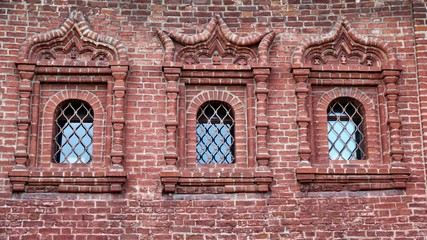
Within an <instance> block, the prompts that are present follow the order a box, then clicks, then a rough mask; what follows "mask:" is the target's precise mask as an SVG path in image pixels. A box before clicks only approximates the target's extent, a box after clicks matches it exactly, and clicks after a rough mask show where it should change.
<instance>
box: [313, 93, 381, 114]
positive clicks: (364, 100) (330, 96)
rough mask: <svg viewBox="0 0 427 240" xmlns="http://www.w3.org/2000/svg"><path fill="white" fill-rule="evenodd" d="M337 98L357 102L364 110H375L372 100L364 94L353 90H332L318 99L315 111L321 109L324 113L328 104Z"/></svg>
mask: <svg viewBox="0 0 427 240" xmlns="http://www.w3.org/2000/svg"><path fill="white" fill-rule="evenodd" d="M339 97H351V98H354V99H356V100H357V101H359V102H360V103H361V104H362V105H363V107H364V108H365V109H375V105H374V102H373V100H372V99H371V98H370V97H369V96H368V95H366V94H365V93H364V92H362V91H360V90H359V89H355V88H334V89H332V90H330V91H327V92H325V93H324V94H323V95H322V96H321V97H320V98H319V102H318V103H317V107H316V109H322V111H325V112H326V110H327V107H328V106H329V104H330V103H331V102H332V101H333V100H335V99H337V98H339Z"/></svg>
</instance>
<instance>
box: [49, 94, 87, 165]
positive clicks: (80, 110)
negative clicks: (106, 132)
mask: <svg viewBox="0 0 427 240" xmlns="http://www.w3.org/2000/svg"><path fill="white" fill-rule="evenodd" d="M56 116H57V117H56V121H55V124H56V128H57V132H56V135H55V139H54V140H55V149H56V151H55V153H54V156H53V159H54V161H55V162H57V163H88V162H90V161H91V160H92V138H93V111H92V108H91V107H90V106H89V105H88V104H86V103H84V102H82V101H70V102H66V103H64V104H62V105H61V106H60V107H59V108H58V110H57V115H56Z"/></svg>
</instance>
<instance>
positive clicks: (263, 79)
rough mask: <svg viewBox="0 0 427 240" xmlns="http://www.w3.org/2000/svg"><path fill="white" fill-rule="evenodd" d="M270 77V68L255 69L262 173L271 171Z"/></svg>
mask: <svg viewBox="0 0 427 240" xmlns="http://www.w3.org/2000/svg"><path fill="white" fill-rule="evenodd" d="M269 75H270V69H268V68H257V69H254V79H255V83H256V89H255V97H256V123H255V127H256V132H257V137H256V146H257V154H256V160H257V162H258V167H257V169H258V170H261V171H269V168H268V163H269V161H270V155H269V153H268V146H267V133H268V127H269V125H268V118H267V97H268V88H267V79H268V77H269Z"/></svg>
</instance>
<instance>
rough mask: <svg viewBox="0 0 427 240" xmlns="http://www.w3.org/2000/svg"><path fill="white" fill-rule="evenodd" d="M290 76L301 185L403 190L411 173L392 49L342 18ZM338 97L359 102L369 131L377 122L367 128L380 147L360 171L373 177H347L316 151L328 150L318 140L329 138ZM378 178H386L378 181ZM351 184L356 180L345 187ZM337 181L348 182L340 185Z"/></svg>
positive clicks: (307, 43)
mask: <svg viewBox="0 0 427 240" xmlns="http://www.w3.org/2000/svg"><path fill="white" fill-rule="evenodd" d="M291 71H292V74H293V77H294V79H295V83H296V90H295V93H296V96H297V109H298V110H297V116H296V121H297V124H298V132H299V138H300V142H299V149H298V154H299V158H300V163H299V168H298V169H297V171H296V173H297V179H298V181H299V182H301V183H308V184H309V185H310V184H311V185H310V186H311V187H313V186H314V185H313V184H326V185H328V184H329V185H330V184H338V185H339V184H341V185H342V186H344V188H347V187H348V188H353V189H360V188H363V189H365V188H366V189H372V188H374V187H373V186H374V185H375V184H374V185H372V183H375V181H377V180H372V179H381V181H383V182H385V184H383V185H382V186H381V187H380V188H381V189H387V188H405V187H406V181H407V179H408V174H409V172H408V170H407V169H406V167H405V164H404V163H403V161H402V159H403V150H402V146H401V141H400V134H399V131H400V130H399V129H400V117H399V114H398V112H397V96H398V95H399V89H398V87H397V81H398V79H399V76H400V71H401V68H400V66H399V63H398V61H397V57H396V54H395V52H394V49H393V48H392V47H391V44H390V43H387V42H385V41H381V40H379V39H375V38H371V37H364V36H360V35H359V34H358V33H357V32H356V30H354V29H353V28H352V27H351V25H350V23H349V22H348V21H347V20H346V19H345V18H341V19H340V20H339V21H338V23H337V24H336V25H335V26H334V27H333V28H332V30H331V32H330V33H329V34H327V35H323V36H317V37H311V38H307V39H306V40H303V41H302V42H300V44H299V45H298V46H297V47H296V48H295V50H294V53H293V56H292V65H291ZM368 93H369V94H368ZM339 96H348V97H352V98H354V99H357V100H358V101H360V102H361V103H362V104H363V105H364V106H365V110H367V121H368V125H369V121H373V123H372V124H377V123H375V122H376V121H379V127H374V125H370V126H369V127H368V128H369V130H370V131H371V132H370V134H371V136H374V135H373V134H372V132H378V134H377V135H379V136H381V137H371V138H370V139H368V141H369V144H371V146H377V145H378V146H380V147H375V148H373V147H371V148H370V149H368V150H369V151H370V152H369V159H368V161H367V162H359V165H360V169H367V168H373V169H371V170H370V171H371V172H374V173H375V174H371V173H369V174H364V175H360V176H359V175H358V176H357V177H354V176H352V174H355V175H357V174H356V172H357V171H359V170H354V169H353V170H349V172H348V173H347V172H346V171H347V170H346V169H345V167H343V166H338V165H334V162H329V161H328V156H327V154H325V153H323V154H322V153H321V151H320V153H319V151H318V150H316V151H313V148H321V149H322V148H323V149H324V148H325V147H326V148H327V141H322V140H319V139H323V138H324V135H325V134H327V132H326V131H324V125H325V124H326V123H325V122H324V121H325V119H326V116H325V114H326V112H325V109H326V108H327V106H328V104H329V103H330V101H332V100H333V99H335V98H336V97H339ZM374 99H378V102H377V100H375V101H374ZM377 125H378V124H377ZM376 129H378V130H376ZM319 145H321V146H319ZM323 145H324V146H323ZM378 149H380V150H379V152H378ZM352 163H355V162H352ZM325 168H326V169H325ZM338 168H339V169H338ZM342 168H343V169H342ZM336 169H338V170H336ZM360 171H361V172H362V171H363V170H360ZM380 172H383V173H385V174H383V175H381V176H378V174H380ZM352 178H356V179H357V180H351V181H347V179H352ZM338 179H345V180H342V181H341V183H337V182H339V181H338ZM354 184H359V185H357V186H353V185H354ZM342 186H339V188H343V187H342ZM313 188H316V187H313ZM309 189H310V187H309ZM325 189H332V188H330V187H325Z"/></svg>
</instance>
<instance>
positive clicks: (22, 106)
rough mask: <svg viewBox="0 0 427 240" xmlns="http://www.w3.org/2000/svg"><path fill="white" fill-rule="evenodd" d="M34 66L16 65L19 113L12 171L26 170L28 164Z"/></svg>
mask: <svg viewBox="0 0 427 240" xmlns="http://www.w3.org/2000/svg"><path fill="white" fill-rule="evenodd" d="M35 69H36V67H35V65H24V64H22V65H21V64H20V65H18V70H19V75H20V77H21V80H20V82H19V112H18V119H17V121H16V124H17V127H18V137H17V145H16V151H15V161H16V165H15V166H14V169H13V170H26V169H27V166H28V164H29V162H28V161H29V152H28V151H29V137H30V126H31V95H32V91H33V89H32V80H33V78H34V75H35Z"/></svg>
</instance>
